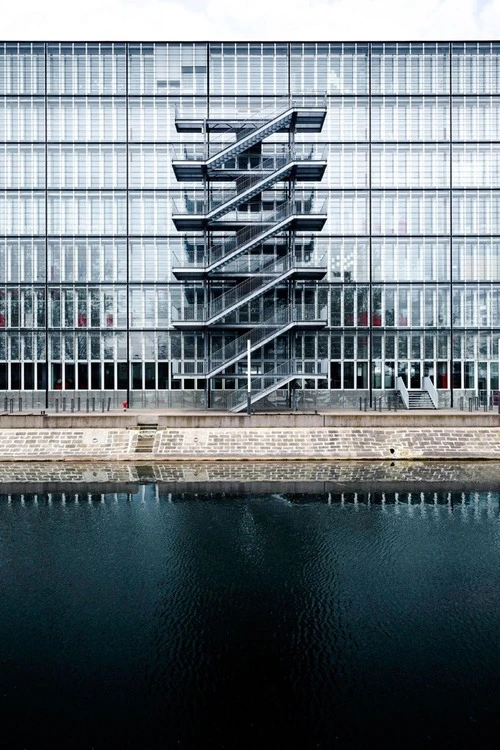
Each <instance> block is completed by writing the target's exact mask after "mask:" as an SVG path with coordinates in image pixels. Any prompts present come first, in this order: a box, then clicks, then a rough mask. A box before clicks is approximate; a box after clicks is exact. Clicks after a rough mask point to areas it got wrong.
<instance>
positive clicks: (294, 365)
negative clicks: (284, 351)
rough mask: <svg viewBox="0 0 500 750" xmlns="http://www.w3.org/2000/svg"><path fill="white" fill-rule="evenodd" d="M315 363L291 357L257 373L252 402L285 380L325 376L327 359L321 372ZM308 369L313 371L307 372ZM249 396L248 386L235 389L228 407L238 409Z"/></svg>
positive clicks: (321, 367)
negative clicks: (268, 369) (276, 365)
mask: <svg viewBox="0 0 500 750" xmlns="http://www.w3.org/2000/svg"><path fill="white" fill-rule="evenodd" d="M314 364H315V363H314V362H310V363H308V362H306V363H304V362H300V361H297V360H296V359H289V360H288V361H287V362H283V363H282V364H280V365H278V367H276V368H275V369H274V370H270V371H269V372H263V373H262V374H259V375H256V376H255V377H253V378H252V380H251V381H250V393H251V402H252V403H253V402H254V401H257V400H258V399H260V398H263V397H264V396H265V395H266V394H268V393H270V392H272V391H273V390H276V389H278V388H279V387H280V385H281V384H283V383H284V382H285V381H287V380H290V379H292V378H294V377H297V378H299V377H309V378H310V377H324V375H325V373H326V371H327V367H326V361H325V362H322V363H321V365H320V368H319V370H320V371H319V372H318V368H315V367H314ZM308 365H311V367H308ZM307 370H311V371H310V372H306V371H307ZM247 397H248V387H247V388H239V389H238V390H237V391H233V392H232V393H231V394H230V395H229V396H228V399H227V408H228V409H230V410H232V409H237V408H238V407H240V406H242V405H244V404H246V403H247Z"/></svg>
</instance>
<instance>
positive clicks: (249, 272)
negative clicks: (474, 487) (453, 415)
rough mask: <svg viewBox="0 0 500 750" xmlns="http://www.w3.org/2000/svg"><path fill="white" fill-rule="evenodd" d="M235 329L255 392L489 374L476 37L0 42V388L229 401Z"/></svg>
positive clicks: (442, 397) (496, 110)
mask: <svg viewBox="0 0 500 750" xmlns="http://www.w3.org/2000/svg"><path fill="white" fill-rule="evenodd" d="M286 112H289V113H291V114H290V118H288V120H287V121H286V123H285V120H283V122H282V123H281V125H280V127H277V125H276V126H275V127H274V128H273V127H270V128H268V130H266V129H265V127H264V126H265V125H266V123H267V124H269V123H271V125H272V123H273V122H274V123H276V122H277V120H276V118H277V117H283V113H286ZM321 112H323V114H322V115H321V117H319V119H318V118H317V122H316V126H314V127H309V126H303V125H301V122H304V121H305V120H301V117H302V116H303V118H305V119H307V118H308V117H309V119H310V118H311V117H313V116H314V113H316V114H318V113H321ZM280 113H281V114H280ZM308 113H309V114H308ZM311 113H312V114H311ZM278 124H279V123H278ZM259 128H260V129H261V131H260V132H261V136H262V137H259V139H258V140H255V139H252V138H250V135H249V134H250V133H251V132H252V130H254V131H255V132H257V131H258V129H259ZM245 138H246V139H247V142H248V143H247V147H246V148H240V149H239V150H238V152H237V153H236V152H234V150H233V152H232V153H229V152H228V159H227V160H226V161H225V162H224V161H221V162H220V163H219V164H217V165H216V166H215V167H214V168H213V169H211V168H210V158H211V157H213V156H214V155H215V154H217V153H219V152H220V150H221V149H224V148H227V147H228V145H231V144H234V143H236V142H237V141H241V140H242V139H243V140H244V139H245ZM283 159H284V161H283ZM231 160H232V161H231ZM280 160H281V161H280ZM308 160H309V161H310V163H311V164H313V163H316V162H317V163H321V164H322V167H321V169H320V170H319V171H318V169H317V168H316V167H315V168H314V169H313V168H311V169H308V168H307V169H306V168H305V166H304V165H305V163H306V161H308ZM182 162H185V165H184V167H183V166H182ZM214 163H215V162H214ZM285 163H286V164H288V165H290V164H291V165H292V166H291V167H290V169H288V171H286V170H285V171H282V172H280V171H279V170H280V169H281V166H280V165H283V164H285ZM266 165H267V166H266ZM316 166H317V165H316ZM315 170H316V171H315ZM271 173H272V174H273V175H274V178H273V179H267V180H264V181H261V183H258V184H259V186H260V189H259V191H258V192H255V190H252V191H250V192H248V193H245V192H244V191H245V190H247V189H248V190H249V187H248V186H249V185H255V184H257V183H255V180H256V179H261V180H262V177H263V176H265V175H270V174H271ZM245 180H247V182H245ZM248 181H249V182H248ZM242 191H243V192H242ZM238 195H240V196H242V197H240V198H237V199H235V196H238ZM221 196H222V197H221ZM233 199H235V200H236V203H235V204H234V205H233V209H234V211H235V212H236V214H238V216H237V217H236V218H234V215H236V214H234V212H233V214H231V215H230V214H228V213H226V214H225V218H224V220H223V221H222V222H221V220H220V218H219V222H218V223H216V224H215V225H214V224H213V223H211V222H210V220H209V219H207V216H208V215H209V212H210V210H212V209H213V208H214V207H217V206H220V205H222V204H223V203H224V201H226V202H227V201H228V200H233ZM290 205H292V207H293V211H292V213H293V214H294V216H295V219H296V220H295V221H294V223H293V225H292V223H290V224H288V225H286V226H285V225H284V224H283V225H282V224H279V212H280V211H283V210H285V209H284V206H290ZM318 207H319V208H318ZM287 210H288V209H287ZM273 212H274V213H273ZM181 214H184V215H189V216H192V217H194V216H195V215H198V216H199V217H202V218H201V220H200V221H198V222H196V221H194V220H193V221H191V222H189V221H187V222H183V221H182V220H180V219H179V216H180V215H181ZM243 214H244V215H245V217H244V218H241V216H242V215H243ZM271 214H273V216H274V217H275V224H274V227H275V230H273V231H270V232H269V233H268V235H266V236H261V237H260V239H259V241H258V242H255V243H254V244H253V245H252V247H251V248H249V249H248V250H247V252H241V253H240V254H238V255H232V256H231V257H230V258H229V259H228V262H227V263H225V264H224V266H223V269H222V268H219V269H214V267H213V259H214V257H215V256H214V253H215V249H216V248H217V247H221V246H222V245H224V243H226V247H228V246H229V245H231V243H234V242H237V241H239V240H238V237H240V236H243V235H240V234H239V233H240V232H241V231H242V230H246V231H250V232H254V231H256V229H255V228H256V227H260V228H261V231H262V227H263V226H265V225H266V222H268V223H269V221H270V219H269V216H270V215H271ZM299 214H300V216H299ZM307 215H310V216H313V217H314V216H316V217H317V216H322V217H323V219H322V220H321V221H319V220H318V221H316V223H315V222H314V221H309V222H308V221H305V220H301V218H300V217H301V216H302V218H303V217H306V216H307ZM231 216H232V217H233V218H231ZM238 217H239V218H238ZM297 217H298V218H297ZM231 246H232V245H231ZM290 259H291V260H290ZM211 264H212V265H211ZM269 264H273V265H272V267H271V266H270V265H269ZM287 264H288V265H287ZM290 269H291V270H290ZM285 271H286V272H285ZM263 279H264V280H265V279H268V280H269V279H270V281H269V283H267V281H266V283H263ZM245 284H247V287H244V286H242V285H245ZM248 285H253V286H252V291H251V292H250V291H249V292H248V293H247V292H246V291H245V290H246V289H248ZM258 285H260V286H259V288H258V289H257V286H258ZM240 292H241V293H240ZM229 295H233V297H231V299H234V295H239V297H238V300H237V303H235V304H234V305H232V306H231V305H229V303H228V306H227V307H225V308H224V312H225V313H226V314H225V315H219V317H218V318H217V319H215V318H213V317H212V318H210V315H209V312H210V311H211V310H213V306H214V305H217V304H219V302H220V301H221V300H222V299H224V300H225V302H224V304H226V302H227V301H228V300H229ZM245 295H246V296H245ZM207 311H208V312H207ZM286 315H288V316H291V317H288V318H287V319H286V320H287V321H288V322H287V323H286V325H285V319H284V318H283V316H286ZM280 316H282V317H281V318H280ZM209 318H210V319H209ZM269 321H274V322H273V325H275V326H278V323H280V325H281V326H282V327H281V328H279V326H278V327H275V330H274V331H273V332H272V333H271V334H270V335H269V336H267V337H264V335H263V333H262V330H263V328H264V324H267V325H270V323H269ZM256 331H257V333H258V335H259V336H260V338H255V336H256V335H257V334H256V333H255V332H256ZM259 331H260V333H259ZM251 336H254V338H253V339H252V342H253V343H252V344H251V351H250V362H251V365H250V368H251V375H252V377H253V378H259V377H261V383H260V386H259V387H260V389H261V391H262V395H263V396H265V399H263V402H264V403H266V404H267V405H273V404H274V405H289V406H290V405H292V404H293V405H296V406H298V407H299V408H300V407H301V406H304V407H306V406H309V405H313V404H316V405H323V406H331V407H336V406H355V405H357V404H358V403H359V398H360V397H368V398H369V399H371V400H373V399H374V398H378V397H380V396H382V397H387V396H389V395H390V394H392V393H394V392H395V390H396V388H397V386H398V378H401V382H403V383H404V385H405V387H406V388H407V389H408V390H409V391H412V390H414V391H419V390H421V389H422V388H423V387H424V386H423V384H424V379H425V378H427V379H428V380H430V382H431V383H432V384H433V387H434V388H435V389H436V391H437V397H438V400H439V405H440V406H458V403H459V400H460V398H461V397H464V396H465V397H467V396H471V395H478V394H479V393H481V394H491V393H492V392H493V391H495V390H498V389H499V358H500V350H499V340H500V43H487V42H479V43H473V42H452V43H448V42H445V43H442V42H439V43H428V42H425V43H413V42H412V43H378V42H377V43H358V44H356V43H348V44H347V43H345V44H341V43H323V42H322V43H309V42H308V43H296V42H293V43H284V42H280V43H267V42H266V43H257V42H251V43H226V42H224V43H215V42H209V43H187V42H182V43H52V42H51V43H38V42H37V43H11V42H9V43H4V44H2V45H0V394H1V395H6V396H12V394H22V395H23V397H24V398H26V399H27V403H33V404H34V405H35V404H36V405H40V406H43V405H44V404H45V403H50V402H51V399H54V398H55V397H56V396H57V395H58V394H59V392H61V391H63V392H66V391H68V392H69V393H68V394H66V395H67V396H68V397H71V398H76V397H77V396H79V397H83V398H85V397H86V396H87V397H88V396H89V394H92V395H99V396H103V395H105V396H109V397H111V398H112V399H113V401H114V402H115V403H119V402H120V401H122V400H128V401H129V403H130V404H131V405H137V406H148V405H149V406H210V407H215V408H230V407H231V406H232V404H233V403H235V402H234V398H235V397H234V394H235V393H236V392H238V390H239V389H245V387H246V384H247V375H248V356H247V354H246V350H245V352H244V351H243V348H244V347H243V342H244V341H246V339H247V338H249V337H250V338H251ZM235 342H236V343H235ZM231 347H233V348H231ZM234 347H236V348H237V351H236V353H235V354H234V356H232V354H231V352H234V351H235V349H234ZM238 347H240V348H238ZM217 353H219V354H217ZM220 353H222V354H220ZM216 354H217V356H219V360H218V362H219V366H218V367H212V366H211V364H210V363H211V362H212V364H213V359H214V356H215V355H216ZM286 363H288V365H287V367H288V369H286V374H285V371H284V370H283V368H284V366H285V364H286ZM290 363H293V364H292V365H290ZM221 364H222V365H224V366H223V367H221V366H220V365H221ZM280 368H282V369H281V370H280ZM276 373H278V374H276ZM279 373H281V375H282V377H280V375H279ZM263 374H268V375H269V378H268V382H264V380H263V379H262V376H263ZM273 378H274V379H273ZM271 381H272V383H273V386H269V383H271ZM264 391H266V393H264ZM231 394H233V395H231ZM63 395H64V394H63Z"/></svg>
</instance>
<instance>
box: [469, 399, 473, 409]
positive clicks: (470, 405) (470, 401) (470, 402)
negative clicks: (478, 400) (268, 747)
mask: <svg viewBox="0 0 500 750" xmlns="http://www.w3.org/2000/svg"><path fill="white" fill-rule="evenodd" d="M469 411H472V398H469Z"/></svg>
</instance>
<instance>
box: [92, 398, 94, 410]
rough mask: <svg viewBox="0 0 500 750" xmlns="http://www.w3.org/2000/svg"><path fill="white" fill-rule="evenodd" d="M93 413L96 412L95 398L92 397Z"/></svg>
mask: <svg viewBox="0 0 500 750" xmlns="http://www.w3.org/2000/svg"><path fill="white" fill-rule="evenodd" d="M92 411H95V396H92Z"/></svg>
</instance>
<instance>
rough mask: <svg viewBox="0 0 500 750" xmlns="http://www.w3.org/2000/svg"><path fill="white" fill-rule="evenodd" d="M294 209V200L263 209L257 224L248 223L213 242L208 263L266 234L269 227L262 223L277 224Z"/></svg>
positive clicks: (214, 261) (210, 263)
mask: <svg viewBox="0 0 500 750" xmlns="http://www.w3.org/2000/svg"><path fill="white" fill-rule="evenodd" d="M294 209H295V202H294V201H291V200H289V201H284V202H283V203H280V204H279V205H278V206H277V207H276V208H275V209H271V210H270V211H265V212H263V213H262V214H261V221H260V222H259V223H258V224H253V225H252V224H249V225H248V226H246V227H242V229H239V230H238V231H237V232H236V233H235V234H234V235H232V236H231V237H225V238H224V239H223V240H220V241H219V242H215V241H214V242H213V243H212V245H211V247H210V250H209V265H212V264H213V263H216V262H217V261H219V260H221V258H223V257H224V255H228V254H229V253H230V252H232V251H233V250H236V248H238V247H241V246H242V245H246V244H247V242H249V241H250V240H252V239H254V238H255V237H257V236H258V235H260V234H266V233H267V231H268V229H269V227H265V228H263V226H262V225H263V224H278V223H280V222H281V221H283V219H286V218H288V216H290V215H291V214H292V213H293V210H294Z"/></svg>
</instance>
